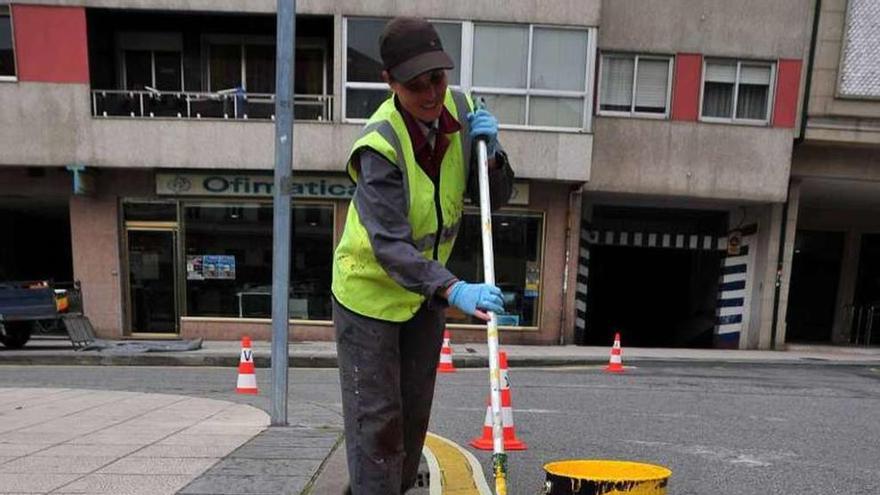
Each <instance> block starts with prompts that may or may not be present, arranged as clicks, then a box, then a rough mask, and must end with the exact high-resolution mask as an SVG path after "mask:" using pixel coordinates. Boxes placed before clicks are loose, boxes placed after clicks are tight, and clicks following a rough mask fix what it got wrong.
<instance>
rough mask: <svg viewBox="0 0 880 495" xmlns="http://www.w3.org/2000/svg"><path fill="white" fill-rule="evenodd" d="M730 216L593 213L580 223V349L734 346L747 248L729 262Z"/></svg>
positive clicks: (625, 210) (623, 210)
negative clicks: (618, 343) (617, 342)
mask: <svg viewBox="0 0 880 495" xmlns="http://www.w3.org/2000/svg"><path fill="white" fill-rule="evenodd" d="M727 225H728V219H727V212H724V211H700V210H674V209H658V208H630V207H611V206H594V207H593V212H592V220H591V221H590V222H586V221H585V222H583V224H582V227H581V239H582V241H581V247H580V257H579V267H578V277H577V282H578V285H577V296H576V309H577V315H576V321H575V342H576V343H577V344H580V345H598V346H607V345H610V344H611V342H612V340H613V337H614V334H615V333H616V332H620V333H621V337H622V341H623V343H624V345H625V346H637V347H690V348H712V347H720V346H736V345H737V343H738V339H739V332H740V327H741V322H742V313H743V311H742V309H743V304H744V300H745V284H746V282H745V280H746V272H747V266H746V264H747V252H748V246H744V247H743V248H742V250H741V252H737V254H736V255H735V256H730V255H729V254H728V251H727Z"/></svg>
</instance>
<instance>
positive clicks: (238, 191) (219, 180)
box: [156, 173, 354, 199]
mask: <svg viewBox="0 0 880 495" xmlns="http://www.w3.org/2000/svg"><path fill="white" fill-rule="evenodd" d="M274 186H275V184H274V183H273V178H272V176H271V175H257V174H254V175H237V174H174V173H171V174H167V173H160V174H156V194H159V195H168V196H212V197H255V198H270V197H272V190H273V189H274ZM291 192H292V193H293V197H295V198H335V199H343V198H351V197H352V195H354V185H353V184H352V183H351V181H350V180H349V179H348V177H345V176H338V177H335V176H325V177H316V176H311V175H303V176H296V175H295V176H293V181H292V183H291Z"/></svg>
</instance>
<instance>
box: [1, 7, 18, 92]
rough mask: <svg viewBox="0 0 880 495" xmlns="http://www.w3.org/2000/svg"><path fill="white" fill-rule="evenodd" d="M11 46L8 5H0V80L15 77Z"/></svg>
mask: <svg viewBox="0 0 880 495" xmlns="http://www.w3.org/2000/svg"><path fill="white" fill-rule="evenodd" d="M12 46H13V45H12V17H11V16H10V15H9V7H8V6H5V5H0V80H3V79H15V52H14V51H13V48H12Z"/></svg>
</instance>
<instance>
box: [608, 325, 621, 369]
mask: <svg viewBox="0 0 880 495" xmlns="http://www.w3.org/2000/svg"><path fill="white" fill-rule="evenodd" d="M605 371H607V372H609V373H623V361H621V359H620V332H617V333H615V334H614V345H613V346H612V347H611V359H609V360H608V366H606V367H605Z"/></svg>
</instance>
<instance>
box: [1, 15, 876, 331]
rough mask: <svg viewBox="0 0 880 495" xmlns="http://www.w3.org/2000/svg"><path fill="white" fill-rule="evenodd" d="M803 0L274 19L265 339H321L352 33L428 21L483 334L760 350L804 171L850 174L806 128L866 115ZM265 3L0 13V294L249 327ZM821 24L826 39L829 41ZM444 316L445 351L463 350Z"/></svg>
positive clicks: (848, 150) (350, 121) (804, 204)
mask: <svg viewBox="0 0 880 495" xmlns="http://www.w3.org/2000/svg"><path fill="white" fill-rule="evenodd" d="M823 3H824V4H825V6H823V7H821V8H819V9H818V10H817V4H818V2H816V1H815V0H785V1H783V0H780V1H775V2H765V1H759V0H747V1H746V2H737V4H736V5H731V4H730V3H729V2H723V1H721V0H704V1H702V2H696V4H697V8H695V2H691V1H686V0H671V1H669V0H665V1H661V0H613V1H604V2H603V1H600V0H593V1H572V0H551V1H541V2H539V1H537V0H514V1H510V2H504V3H503V8H501V3H499V2H452V4H450V2H439V1H437V2H433V1H432V2H418V3H414V4H412V5H402V4H400V3H398V2H392V1H377V2H370V3H366V4H365V3H364V2H359V1H354V0H343V1H334V2H330V1H327V0H314V1H306V2H298V8H299V11H298V14H299V15H298V17H297V23H296V24H297V25H296V33H297V45H296V69H295V71H296V72H295V85H294V86H295V92H296V99H295V103H294V113H295V118H296V123H295V130H294V136H293V149H294V183H293V184H291V193H292V195H293V199H294V200H293V206H292V208H293V212H292V217H293V231H294V234H293V243H292V245H293V247H292V257H291V272H292V273H291V276H292V285H291V292H290V296H289V297H290V315H291V325H292V332H291V336H292V338H294V339H300V340H315V339H318V340H329V339H332V336H333V331H332V321H331V317H330V309H329V308H330V304H329V303H330V293H329V287H330V263H331V259H332V250H333V247H334V246H335V243H336V242H337V240H338V239H339V236H340V233H341V229H342V223H343V219H344V218H345V213H346V209H347V208H348V202H349V199H350V198H351V196H352V194H353V193H354V189H353V187H352V185H351V183H350V181H348V179H347V177H346V176H345V174H344V166H343V165H344V161H345V158H346V155H347V153H348V149H349V146H350V144H351V143H352V142H353V140H354V137H355V136H356V135H357V134H358V132H359V129H360V127H361V126H362V125H363V122H364V121H365V119H366V117H367V116H369V114H370V113H371V112H372V110H373V109H374V108H375V107H376V106H377V105H378V104H379V102H381V101H382V100H383V99H384V98H386V97H387V94H388V93H387V87H386V86H384V84H383V83H382V82H381V80H380V77H379V73H380V71H381V62H380V59H379V54H378V47H377V43H376V41H377V38H378V33H379V32H380V30H381V27H382V25H383V23H384V22H385V20H387V19H388V18H389V17H392V16H394V15H401V14H411V15H420V16H424V17H426V18H428V19H430V20H431V21H432V22H433V23H434V24H435V26H436V27H437V29H438V31H439V33H440V35H441V37H442V38H443V42H444V46H445V47H446V49H447V51H448V52H449V53H450V54H451V55H452V56H453V58H454V59H455V61H456V69H455V70H453V71H452V72H451V73H450V83H451V85H452V86H453V87H456V88H459V89H462V90H465V91H468V92H470V93H472V94H474V95H475V96H480V97H483V98H485V100H486V102H487V104H488V106H489V107H490V108H491V109H492V110H493V112H494V113H495V114H496V115H497V116H498V117H499V120H500V121H501V124H502V131H501V140H502V141H503V143H504V145H505V148H506V149H507V150H508V151H509V154H510V156H511V157H512V162H513V166H514V170H515V171H516V175H517V184H516V188H515V196H514V198H513V200H512V201H511V204H510V205H508V206H507V207H506V208H504V209H502V210H501V211H500V212H498V213H497V214H496V217H495V219H494V222H493V225H494V227H495V232H494V235H495V242H494V244H495V248H496V253H495V260H496V277H497V280H498V284H499V286H500V287H501V288H502V290H503V291H504V294H505V300H506V314H504V315H500V323H501V324H502V341H503V342H507V343H525V344H559V343H564V344H585V345H607V344H608V343H609V342H610V336H611V335H612V334H613V333H614V332H616V331H620V332H622V333H623V334H624V338H625V339H626V341H627V343H628V345H642V346H684V347H736V348H769V347H772V346H773V345H774V344H779V343H784V342H785V341H786V329H785V328H786V325H785V321H786V312H787V311H786V310H787V309H788V292H787V291H788V285H789V284H788V279H789V277H788V273H789V272H790V270H788V269H787V266H788V265H785V266H783V268H784V269H783V270H780V269H779V268H780V260H782V261H786V260H787V261H788V263H789V265H790V264H791V259H792V258H793V259H794V260H795V265H797V260H798V258H797V256H795V255H794V252H795V251H796V249H795V244H796V240H795V239H796V236H795V235H794V234H795V231H797V232H798V234H800V232H801V231H802V230H803V231H805V232H812V231H814V230H817V229H818V230H822V229H824V228H825V227H822V225H821V223H819V222H820V220H821V218H820V217H822V216H821V215H819V214H815V215H814V214H805V213H804V212H805V211H807V209H815V205H814V202H813V201H812V200H811V199H810V198H812V197H813V193H811V192H810V191H811V190H812V189H811V187H812V186H811V185H810V184H812V183H813V182H815V181H817V180H818V179H816V178H815V177H814V176H815V175H816V174H817V173H819V172H816V170H818V169H821V170H823V171H825V170H830V171H829V174H830V175H832V176H834V177H835V178H836V177H837V176H838V175H839V174H840V173H841V172H840V171H841V170H846V171H849V172H851V173H857V172H864V173H869V172H868V171H867V168H868V167H865V166H862V165H861V164H862V163H863V161H864V159H865V157H873V160H874V161H875V162H876V160H877V158H876V152H875V151H872V150H871V148H870V144H871V143H870V142H867V141H865V140H866V139H868V138H867V137H865V136H869V135H870V132H872V131H863V135H862V137H861V138H859V139H860V140H861V141H860V140H858V139H857V140H853V138H852V135H853V129H849V130H848V131H840V132H838V134H839V135H840V141H839V142H835V143H834V144H832V145H831V146H832V147H834V150H835V151H829V149H828V145H827V142H828V140H829V139H830V138H829V137H828V136H827V135H826V134H827V133H828V131H827V129H826V128H825V127H822V126H823V125H825V126H826V127H827V122H826V121H827V120H828V119H832V120H833V119H838V120H840V121H845V122H847V123H848V124H847V125H850V124H851V125H853V126H854V129H856V130H859V131H862V130H863V129H864V128H865V122H866V121H864V120H859V121H858V122H856V123H852V122H853V119H864V118H865V117H866V116H864V115H862V114H861V113H859V112H860V111H861V108H862V107H861V106H860V105H858V104H855V105H853V104H851V103H852V102H851V101H850V100H844V99H841V98H838V97H836V96H834V95H830V96H829V95H827V94H826V93H827V85H825V86H823V85H821V84H819V83H813V84H808V83H809V82H810V81H811V80H812V79H817V77H818V76H817V74H818V73H817V71H820V72H821V71H822V70H826V69H820V68H819V66H820V65H821V64H818V63H815V64H814V63H812V61H813V60H814V59H812V58H811V53H813V52H818V54H817V56H816V58H815V61H818V60H819V59H820V58H821V57H819V55H821V53H825V52H827V53H831V52H832V51H833V50H832V49H831V48H828V49H825V52H823V51H822V49H821V48H819V49H814V50H811V47H812V46H813V43H811V41H812V40H813V39H814V36H813V33H814V31H815V29H813V28H814V25H815V24H816V22H814V19H819V18H817V17H816V12H822V15H821V19H820V20H821V22H819V24H822V23H824V22H826V14H825V12H826V11H827V12H828V13H829V14H828V15H827V18H831V19H832V20H833V19H837V18H838V17H841V16H839V15H837V14H838V13H839V12H841V11H840V10H839V9H838V10H828V9H833V8H836V7H832V6H829V5H828V4H829V3H834V2H823ZM838 3H839V4H843V3H844V2H838ZM851 3H858V2H855V1H854V2H851ZM868 3H870V2H868ZM838 7H839V6H838ZM274 8H275V2H274V1H269V0H260V1H253V2H246V3H242V2H232V1H207V0H163V1H161V2H160V1H158V0H156V1H154V2H151V1H150V0H145V1H144V0H142V1H137V2H130V1H125V0H74V1H69V0H65V1H61V0H55V1H53V0H39V1H30V0H23V1H19V2H12V3H11V4H9V5H5V6H0V129H2V132H0V229H2V232H3V238H4V241H2V242H0V280H2V279H24V278H26V279H33V278H53V279H55V280H78V281H79V282H80V284H81V287H82V290H83V301H84V307H85V312H86V314H87V316H89V318H90V320H91V321H92V323H93V325H94V326H95V328H96V330H97V331H98V333H99V334H100V335H101V336H104V337H111V338H126V337H149V336H156V335H158V336H163V337H167V336H169V335H180V336H182V337H186V338H189V337H196V336H201V337H208V338H214V339H237V338H239V337H240V336H241V335H242V334H245V333H247V334H250V335H251V336H253V337H255V338H268V336H269V335H270V333H271V331H270V322H269V312H270V287H271V259H272V256H271V246H272V240H271V235H272V204H271V194H272V187H273V186H272V176H271V173H272V166H273V159H274V148H273V143H274V140H273V136H274V122H273V121H274V89H275V72H274V71H275V65H274V64H275V19H274ZM401 9H403V10H401ZM823 9H824V10H823ZM844 10H845V6H844ZM841 19H842V17H841ZM827 22H832V21H827ZM841 22H843V21H841ZM827 29H828V30H829V33H828V36H830V37H832V38H833V37H834V36H838V37H839V38H840V39H838V41H836V43H837V44H838V46H840V44H841V41H840V40H842V39H843V36H844V34H843V33H844V30H843V29H842V28H841V29H838V30H837V31H834V30H833V29H832V28H827ZM820 31H821V30H820ZM822 43H823V41H820V42H819V43H818V44H817V45H816V46H817V47H821V46H822ZM827 43H829V44H831V45H833V43H835V42H834V41H833V40H827ZM829 63H830V62H829ZM835 63H836V61H835ZM808 68H811V69H808ZM808 75H811V77H810V78H808ZM820 88H823V89H821V90H822V91H826V93H817V91H820ZM807 92H809V96H810V98H809V103H808V105H805V103H804V102H805V98H804V95H805V94H806V93H807ZM819 100H821V103H815V104H814V101H819ZM805 106H806V107H807V108H808V109H809V110H808V118H806V119H804V118H802V108H804V107H805ZM819 108H822V109H823V110H822V113H817V112H819ZM853 108H857V109H859V110H858V111H855V113H853V112H854V110H852V109H853ZM847 112H850V113H847ZM868 120H870V118H868ZM834 125H839V123H835V124H834ZM823 133H824V134H823ZM820 134H821V136H822V137H818V136H819V135H820ZM846 139H850V141H846ZM832 141H833V140H832ZM837 148H841V149H844V150H845V151H843V152H840V153H838V151H836V150H837ZM841 153H842V154H841ZM831 155H833V156H835V157H838V156H849V157H850V161H848V162H846V163H838V162H839V161H840V160H838V159H836V158H835V160H832V162H833V163H830V162H829V160H828V157H829V156H831ZM793 156H794V159H793V158H792V157H793ZM832 165H833V167H832ZM834 167H837V168H836V169H834ZM831 169H834V170H831ZM849 172H848V173H849ZM851 179H852V181H853V182H854V183H859V184H861V183H862V182H864V181H866V180H869V177H868V176H853V177H852V178H851ZM873 180H876V178H875V179H873ZM819 182H822V181H819ZM859 187H861V186H859ZM867 195H868V196H870V194H867ZM820 196H821V195H820ZM793 198H794V199H793ZM797 198H800V199H801V201H800V202H798V201H797ZM821 205H826V203H821ZM841 208H842V206H841ZM841 208H838V207H837V206H834V205H830V206H829V207H828V208H826V210H828V211H827V212H826V213H823V214H822V215H825V216H824V217H822V218H827V221H828V222H836V220H834V218H840V217H839V216H838V217H835V216H834V215H837V213H835V211H836V210H839V209H841ZM478 215H479V213H478V210H477V208H475V207H474V206H471V207H469V208H468V210H467V211H466V215H465V219H464V222H463V224H462V230H461V233H460V236H459V239H458V242H457V246H456V249H455V251H454V253H453V256H452V260H451V261H450V266H451V268H452V270H453V271H454V272H455V273H456V274H458V275H459V276H461V277H462V278H465V279H478V278H480V275H481V259H480V254H479V253H480V247H479V243H480V235H479V227H478V224H479V217H478ZM841 215H843V217H846V214H841ZM807 217H809V218H811V220H809V221H810V222H814V223H810V224H807V223H804V222H807V220H806V218H807ZM869 217H870V215H866V216H865V218H866V219H869ZM846 218H849V217H846ZM864 221H865V222H866V221H868V220H864ZM837 225H840V222H839V221H837ZM865 228H866V227H865V223H864V222H863V221H861V220H860V221H858V222H855V223H853V224H852V225H851V226H850V227H847V232H851V233H849V234H846V239H847V240H846V242H847V243H850V244H853V245H854V244H856V243H858V242H860V241H859V239H860V238H859V239H857V237H858V236H862V232H863V231H864V230H860V229H865ZM805 235H806V236H809V235H810V234H805ZM850 236H852V237H853V239H852V240H849V239H850ZM798 238H799V237H798ZM850 244H846V246H849V247H847V248H846V249H847V250H848V251H847V252H850V251H852V246H850ZM868 249H871V248H870V247H869V248H868ZM786 255H787V256H786ZM841 263H842V264H844V265H846V264H847V263H849V264H850V265H853V264H858V263H856V261H853V260H852V259H850V258H847V257H845V256H843V255H841ZM847 266H849V265H847ZM795 273H796V272H795ZM846 273H849V272H846ZM849 276H850V277H853V276H852V274H850V275H849ZM841 277H843V275H841ZM855 278H857V277H855ZM797 284H798V278H797V276H794V277H792V280H791V285H792V287H793V289H792V290H793V291H795V289H794V287H797V286H798V285H797ZM792 294H793V296H792V297H794V294H795V292H793V293H792ZM788 313H789V314H792V312H788ZM793 313H794V314H796V313H797V311H794V312H793ZM447 319H448V321H449V326H450V328H451V329H452V330H453V332H454V338H455V339H456V340H458V341H469V340H470V341H481V340H483V339H484V331H483V329H482V327H481V326H479V325H476V324H475V322H474V321H472V320H469V319H468V318H466V317H465V316H464V315H462V314H461V313H457V312H456V311H454V310H452V309H450V310H449V312H448V314H447ZM780 322H781V323H782V325H779V323H780ZM835 325H836V323H835ZM841 325H843V323H841ZM789 335H791V333H789Z"/></svg>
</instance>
